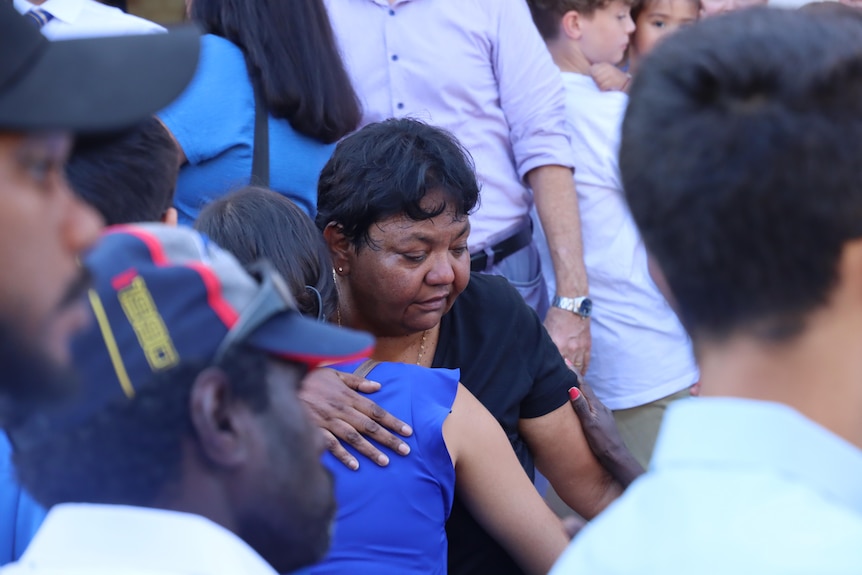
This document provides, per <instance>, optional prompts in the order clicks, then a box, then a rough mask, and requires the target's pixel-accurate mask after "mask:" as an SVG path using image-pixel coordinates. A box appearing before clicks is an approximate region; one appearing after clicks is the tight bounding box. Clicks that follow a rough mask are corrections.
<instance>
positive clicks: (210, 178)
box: [159, 0, 360, 224]
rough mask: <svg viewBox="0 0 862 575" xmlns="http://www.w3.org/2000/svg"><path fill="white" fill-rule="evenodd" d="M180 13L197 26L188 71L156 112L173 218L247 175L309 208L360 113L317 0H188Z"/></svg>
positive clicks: (188, 215) (192, 211) (187, 218)
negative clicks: (169, 161)
mask: <svg viewBox="0 0 862 575" xmlns="http://www.w3.org/2000/svg"><path fill="white" fill-rule="evenodd" d="M190 16H191V19H192V21H194V22H195V23H197V24H198V25H199V26H201V27H202V28H203V30H204V32H206V35H205V36H203V37H202V39H201V42H202V45H201V61H200V64H199V66H198V71H197V74H196V75H195V78H194V80H193V81H192V83H191V85H190V86H189V88H188V90H186V92H185V93H184V94H183V95H182V96H180V98H178V99H177V101H176V102H175V103H174V104H172V105H171V106H170V107H168V108H167V109H165V110H163V111H161V112H160V113H159V118H160V119H161V121H162V122H163V123H164V125H165V126H166V127H167V129H168V130H169V131H170V133H171V134H172V136H173V137H174V139H175V140H176V142H177V144H178V146H179V159H178V161H179V164H180V165H181V169H180V176H179V181H178V183H177V190H176V196H175V200H174V203H175V206H176V207H177V210H178V212H179V220H180V223H183V224H191V223H192V222H193V221H194V219H195V218H196V217H197V215H198V212H199V211H200V209H201V208H202V207H203V206H205V205H206V204H207V203H209V202H211V201H212V200H214V199H216V198H219V197H221V196H223V195H225V194H227V193H229V192H231V191H233V190H236V189H239V188H241V187H243V186H245V185H247V184H248V183H249V182H250V181H251V180H252V179H254V183H257V184H260V185H263V186H267V187H269V188H271V189H272V190H274V191H276V192H278V193H280V194H283V195H285V196H287V197H288V198H290V199H291V200H293V201H294V202H296V203H297V204H298V205H299V206H300V207H301V208H302V209H303V210H305V212H306V213H308V214H310V215H313V214H314V213H315V211H316V204H317V178H318V176H319V175H320V170H321V168H323V165H324V164H325V163H326V161H327V160H328V159H329V156H330V155H331V154H332V150H333V147H334V145H335V142H336V141H338V140H339V139H340V138H342V137H343V136H345V135H346V134H348V133H350V132H352V131H353V130H354V129H356V127H357V126H358V125H359V120H360V109H359V103H358V100H357V98H356V94H355V93H354V91H353V88H352V86H351V83H350V79H349V78H348V76H347V72H345V69H344V65H343V64H342V61H341V56H340V55H339V53H338V47H337V46H336V44H335V40H334V38H333V35H332V29H331V27H330V24H329V18H328V17H327V14H326V9H325V8H324V6H323V3H322V0H256V1H254V2H249V1H247V0H195V1H194V2H192V4H191V6H190ZM255 154H257V156H255ZM254 172H257V173H254Z"/></svg>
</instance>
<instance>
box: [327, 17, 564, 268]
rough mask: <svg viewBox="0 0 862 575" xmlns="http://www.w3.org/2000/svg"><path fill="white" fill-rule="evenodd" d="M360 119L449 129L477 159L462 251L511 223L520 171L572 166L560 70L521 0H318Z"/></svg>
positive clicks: (517, 207)
mask: <svg viewBox="0 0 862 575" xmlns="http://www.w3.org/2000/svg"><path fill="white" fill-rule="evenodd" d="M325 3H326V5H327V8H328V9H329V16H330V18H331V20H332V26H333V29H334V31H335V34H336V37H337V38H338V41H339V43H340V45H341V51H342V54H343V56H344V60H345V64H346V66H347V69H348V72H349V73H350V77H351V79H352V81H353V85H354V87H355V88H356V91H357V92H358V94H359V98H360V100H361V102H362V106H363V110H364V112H363V118H362V123H363V125H364V124H368V123H371V122H377V121H380V120H384V119H386V118H391V117H403V116H409V117H412V118H416V119H419V120H423V121H426V122H428V123H431V124H434V125H436V126H440V127H442V128H445V129H447V130H449V131H450V132H452V133H453V134H455V136H457V138H458V139H459V140H460V141H461V143H462V144H463V145H464V147H465V148H467V150H469V152H470V154H471V155H472V156H473V160H474V161H475V163H476V171H477V172H478V174H479V180H480V183H481V185H482V194H481V202H480V206H479V208H478V210H477V211H476V213H475V214H474V215H473V216H472V217H471V218H470V221H471V223H472V231H471V233H470V246H471V251H473V252H475V251H477V250H480V249H483V248H485V247H487V246H488V245H491V244H493V243H495V242H497V241H499V240H501V239H503V238H505V237H506V236H507V235H510V234H511V233H513V232H514V231H516V230H517V228H518V226H519V225H520V224H521V223H523V222H524V221H525V220H526V218H527V217H528V212H529V210H530V207H531V206H532V195H531V193H530V191H529V189H527V188H526V187H525V185H524V176H525V175H526V174H527V172H529V171H530V170H532V169H533V168H537V167H539V166H545V165H562V166H568V167H572V159H571V156H572V151H571V146H570V143H569V139H568V136H567V132H566V125H565V120H566V118H565V101H564V96H563V86H562V82H561V81H560V71H559V70H558V69H557V67H556V66H555V65H554V63H553V61H552V60H551V57H550V54H549V53H548V50H547V48H546V47H545V44H544V42H543V41H542V39H541V37H540V36H539V33H538V31H537V30H536V28H535V26H534V25H533V21H532V18H531V17H530V11H529V9H528V8H527V5H526V3H525V2H524V0H397V1H396V2H395V3H394V4H393V5H392V6H390V5H389V3H388V2H387V0H325Z"/></svg>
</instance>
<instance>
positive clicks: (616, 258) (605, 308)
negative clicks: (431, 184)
mask: <svg viewBox="0 0 862 575" xmlns="http://www.w3.org/2000/svg"><path fill="white" fill-rule="evenodd" d="M530 4H531V8H532V12H533V16H534V20H535V21H536V24H537V26H538V28H539V30H540V32H542V35H543V37H544V38H545V41H546V43H547V44H548V48H549V50H550V52H551V54H552V56H553V57H554V61H555V62H556V63H557V65H558V66H559V67H560V69H561V70H562V76H563V84H564V86H565V90H566V105H567V122H568V125H569V128H570V132H571V138H572V143H573V148H574V149H573V154H574V163H575V184H576V187H577V190H578V202H579V205H580V211H581V220H582V231H583V240H584V261H585V264H586V266H587V274H588V276H589V281H590V297H591V299H592V300H593V306H594V307H593V314H592V320H591V322H592V325H591V332H592V337H593V346H592V357H591V363H590V369H589V373H588V378H587V380H588V382H589V383H591V384H592V386H593V388H594V390H595V392H596V395H597V396H598V397H599V398H600V399H601V400H602V401H603V402H604V403H605V404H606V405H607V406H608V407H609V408H610V409H612V410H614V412H615V415H616V416H617V423H618V425H619V426H620V431H621V432H622V433H623V437H624V439H625V440H626V442H627V444H628V446H629V448H630V449H631V451H632V453H633V454H634V455H635V457H637V458H638V459H639V460H640V462H641V463H642V464H644V465H646V463H647V462H648V460H649V457H650V454H651V452H652V447H653V444H654V442H655V436H656V434H657V433H658V426H659V423H660V421H661V416H662V414H663V411H664V407H665V405H666V404H667V402H668V401H669V398H676V397H678V396H684V395H688V390H689V388H690V387H691V386H692V385H693V384H695V383H696V382H697V381H698V377H699V374H698V369H697V366H696V364H695V361H694V357H693V354H692V349H691V343H690V340H689V338H688V335H687V334H686V332H685V330H684V329H683V327H682V325H681V324H680V322H679V320H678V319H677V317H676V314H675V313H674V311H673V310H672V309H671V307H670V306H669V305H668V303H667V301H666V300H665V298H664V297H663V296H662V295H661V293H660V292H659V290H658V288H657V287H656V285H655V283H654V282H653V280H652V278H651V276H650V272H649V269H648V265H647V254H646V250H645V248H644V245H643V242H642V241H641V238H640V234H639V233H638V230H637V228H636V227H635V224H634V221H633V220H632V218H631V215H630V213H629V210H628V207H627V205H626V203H625V199H624V197H623V190H622V184H621V182H620V178H619V168H618V165H617V151H618V147H619V133H620V125H621V123H622V119H623V115H624V113H625V109H626V105H627V103H628V96H627V95H626V94H625V93H623V92H603V91H601V90H600V89H599V88H598V86H597V85H596V83H595V82H594V81H593V79H592V77H591V76H590V69H591V67H592V66H595V65H596V64H600V63H606V64H609V65H613V64H617V63H619V62H620V61H621V60H622V59H623V57H624V55H625V53H626V49H627V47H628V43H629V36H630V34H631V33H632V32H633V31H634V23H633V22H632V20H631V17H630V14H629V9H630V6H629V4H627V3H626V2H624V0H610V1H608V0H530Z"/></svg>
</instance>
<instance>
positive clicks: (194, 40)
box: [0, 2, 200, 133]
mask: <svg viewBox="0 0 862 575" xmlns="http://www.w3.org/2000/svg"><path fill="white" fill-rule="evenodd" d="M199 51H200V40H199V33H198V31H197V29H195V28H194V27H185V28H182V29H179V30H177V31H174V32H169V33H167V34H147V35H139V36H119V37H107V38H86V39H77V40H63V41H57V42H49V41H48V40H47V39H46V38H45V37H44V36H42V34H41V33H40V32H39V30H37V29H36V27H34V26H33V25H32V24H31V23H29V22H27V20H26V19H25V18H24V17H23V16H21V15H20V14H18V12H17V11H16V10H15V9H14V8H13V7H12V5H11V3H9V2H0V130H2V131H20V132H31V131H43V130H64V131H71V132H78V133H97V132H109V131H114V130H119V129H123V128H126V127H129V126H131V125H133V124H135V123H136V122H138V121H140V120H142V119H144V118H145V117H147V116H149V115H151V114H153V113H155V112H157V111H158V110H160V109H162V108H164V107H165V106H166V105H168V104H169V103H170V102H171V101H172V100H173V99H174V98H176V97H177V96H178V95H179V94H180V93H181V92H182V91H183V89H184V88H185V87H186V84H188V82H189V80H191V78H192V76H193V75H194V72H195V68H196V67H197V60H198V53H199Z"/></svg>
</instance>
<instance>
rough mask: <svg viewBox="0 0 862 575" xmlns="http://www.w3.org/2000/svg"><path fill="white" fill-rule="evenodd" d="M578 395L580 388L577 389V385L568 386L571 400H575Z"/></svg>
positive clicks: (579, 394)
mask: <svg viewBox="0 0 862 575" xmlns="http://www.w3.org/2000/svg"><path fill="white" fill-rule="evenodd" d="M580 396H581V390H580V389H578V388H577V387H570V388H569V399H571V400H572V401H575V400H576V399H578V398H579V397H580Z"/></svg>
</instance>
